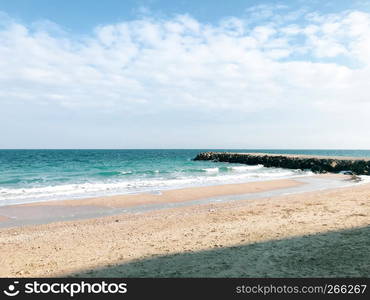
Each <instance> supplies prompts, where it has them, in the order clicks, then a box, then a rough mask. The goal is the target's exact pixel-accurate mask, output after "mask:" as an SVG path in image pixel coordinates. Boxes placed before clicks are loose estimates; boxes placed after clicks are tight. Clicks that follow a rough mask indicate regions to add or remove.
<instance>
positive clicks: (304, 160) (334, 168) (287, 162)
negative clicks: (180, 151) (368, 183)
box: [194, 152, 370, 175]
mask: <svg viewBox="0 0 370 300" xmlns="http://www.w3.org/2000/svg"><path fill="white" fill-rule="evenodd" d="M194 160H211V161H218V162H229V163H241V164H247V165H259V164H261V165H264V166H265V167H279V168H287V169H302V170H311V171H312V172H315V173H326V172H331V173H339V172H343V171H350V172H352V173H353V174H356V175H370V159H369V158H361V157H360V158H359V157H344V156H343V157H341V156H335V157H333V156H315V155H300V154H270V153H234V152H202V153H199V154H198V155H197V156H196V157H195V158H194Z"/></svg>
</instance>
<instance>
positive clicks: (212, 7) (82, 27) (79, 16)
mask: <svg viewBox="0 0 370 300" xmlns="http://www.w3.org/2000/svg"><path fill="white" fill-rule="evenodd" d="M264 4H266V5H282V4H283V5H286V6H289V7H290V9H292V10H298V9H302V8H309V9H310V10H313V11H320V12H322V13H337V12H341V11H343V10H346V9H356V8H357V9H361V10H363V11H364V10H365V11H369V9H370V5H369V2H368V1H365V0H363V1H361V0H354V1H352V0H351V1H349V0H335V1H320V0H310V1H307V0H291V1H256V0H230V1H224V0H201V1H195V0H187V1H186V0H179V1H171V0H139V1H135V0H124V1H122V0H105V1H91V0H77V1H71V0H69V1H68V0H66V1H53V2H50V1H48V0H12V1H1V3H0V10H2V11H4V12H7V13H8V14H10V15H11V16H12V17H14V18H17V19H18V20H21V21H24V22H27V23H30V22H35V21H38V20H43V19H46V20H50V21H53V22H55V23H57V24H59V25H61V26H63V27H64V28H65V29H66V30H70V31H72V32H79V33H88V32H90V31H91V29H92V28H94V27H95V26H97V25H103V24H111V23H118V22H122V21H127V20H133V19H136V18H137V17H140V16H142V15H143V14H144V15H145V14H146V13H148V11H150V12H151V13H154V14H156V15H157V16H161V17H171V16H174V15H176V14H189V15H191V16H193V17H194V18H196V19H197V20H199V21H201V22H209V23H215V22H218V21H219V20H220V19H222V18H225V17H230V16H233V17H243V16H245V14H246V10H248V8H250V7H254V6H258V5H264Z"/></svg>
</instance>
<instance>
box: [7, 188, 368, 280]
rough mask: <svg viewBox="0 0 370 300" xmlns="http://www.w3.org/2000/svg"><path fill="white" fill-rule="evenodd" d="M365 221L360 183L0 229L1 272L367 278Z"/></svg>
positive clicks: (190, 194)
mask: <svg viewBox="0 0 370 300" xmlns="http://www.w3.org/2000/svg"><path fill="white" fill-rule="evenodd" d="M275 184H277V183H275ZM280 184H281V182H280ZM286 184H288V185H289V184H292V182H290V183H286ZM293 184H295V183H294V182H293ZM238 188H239V187H236V186H235V189H233V188H232V187H228V188H226V189H229V190H228V192H227V193H226V190H224V188H219V187H218V188H217V189H220V190H218V193H223V192H224V193H226V194H233V192H232V189H233V191H234V192H236V190H237V189H238ZM240 188H241V187H240ZM245 188H246V186H245V187H243V188H242V192H243V193H245ZM209 189H210V190H213V191H214V187H212V188H210V187H209ZM253 190H256V189H255V187H254V188H253V189H252V188H251V190H250V191H253ZM204 191H205V194H207V193H210V194H212V193H211V192H210V191H209V190H208V188H207V189H204ZM206 191H208V192H206ZM168 192H170V191H168ZM193 192H194V191H192V192H188V194H187V196H184V195H182V196H181V195H179V196H178V198H175V199H174V200H175V201H184V200H183V199H193V198H192V197H193V196H194V197H195V195H193ZM198 192H199V190H198ZM238 192H239V193H240V192H241V191H240V190H239V191H238ZM165 194H166V193H164V194H163V195H165ZM180 194H183V191H182V192H180ZM185 194H186V192H185ZM210 194H207V195H208V196H209V195H210ZM216 194H217V193H216ZM212 195H214V194H212ZM132 196H134V195H132ZM148 196H149V197H150V198H151V199H152V197H154V198H153V199H157V197H159V195H148ZM198 196H199V194H198ZM167 197H169V199H172V197H174V195H172V197H171V196H167ZM118 199H120V198H119V197H117V198H116V199H112V201H113V202H112V203H114V204H115V205H122V203H123V202H122V201H119V200H118ZM179 199H182V200H179ZM131 200H132V199H131ZM131 200H130V201H131ZM73 201H75V200H73ZM84 201H97V200H96V199H95V200H92V199H90V200H84ZM116 201H118V202H116ZM130 201H128V202H127V203H131V202H130ZM59 203H60V202H59ZM73 203H76V202H73ZM86 203H88V202H86ZM94 203H95V202H90V203H89V205H93V204H94ZM112 203H110V205H111V204H112ZM127 203H126V204H127ZM80 204H81V203H80ZM50 205H51V206H53V205H56V202H54V203H53V204H52V203H50ZM58 205H59V204H58ZM71 205H72V201H71ZM128 205H130V204H128ZM369 226H370V184H363V185H358V186H353V187H347V188H340V189H334V190H327V191H316V192H308V193H301V194H292V195H281V196H276V197H268V198H263V199H248V200H239V201H233V202H226V203H217V204H215V203H212V204H203V205H193V206H188V207H177V208H173V209H162V210H156V211H150V212H140V213H126V214H121V215H117V216H109V217H102V218H96V219H89V220H75V221H69V222H55V223H51V224H44V225H34V226H24V227H16V228H10V229H0V248H1V249H2V251H0V264H1V266H2V268H0V276H2V277H11V276H20V277H22V276H23V277H31V276H41V277H43V276H91V277H95V276H117V277H125V276H137V277H166V276H168V277H183V276H185V277H186V276H190V277H224V276H227V277H285V276H292V277H304V276H341V277H345V276H370V267H369V262H370V254H369V251H368V249H369V246H370V245H369V243H370V241H369V238H368V237H369V234H370V231H369V229H368V228H369Z"/></svg>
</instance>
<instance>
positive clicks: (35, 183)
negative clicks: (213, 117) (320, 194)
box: [0, 149, 370, 205]
mask: <svg viewBox="0 0 370 300" xmlns="http://www.w3.org/2000/svg"><path fill="white" fill-rule="evenodd" d="M202 151H209V150H207V149H201V150H0V205H7V204H14V203H26V202H33V201H45V200H54V199H71V198H82V197H91V196H102V195H114V194H125V193H137V192H151V193H155V192H158V191H161V190H163V189H170V188H179V187H188V186H201V185H214V184H224V183H238V182H248V181H255V180H266V179H273V178H287V177H292V176H297V175H302V176H304V175H306V174H309V172H307V171H300V170H287V169H279V168H265V167H263V166H262V165H260V166H246V165H239V164H228V163H214V162H209V161H192V158H194V157H195V155H196V154H197V153H199V152H202ZM212 151H232V152H268V153H295V154H312V155H335V156H359V157H370V150H250V149H239V150H215V149H213V150H212Z"/></svg>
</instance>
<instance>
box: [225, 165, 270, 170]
mask: <svg viewBox="0 0 370 300" xmlns="http://www.w3.org/2000/svg"><path fill="white" fill-rule="evenodd" d="M228 168H229V169H231V170H233V171H236V172H244V171H249V170H258V169H261V168H263V165H255V166H233V167H228Z"/></svg>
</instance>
